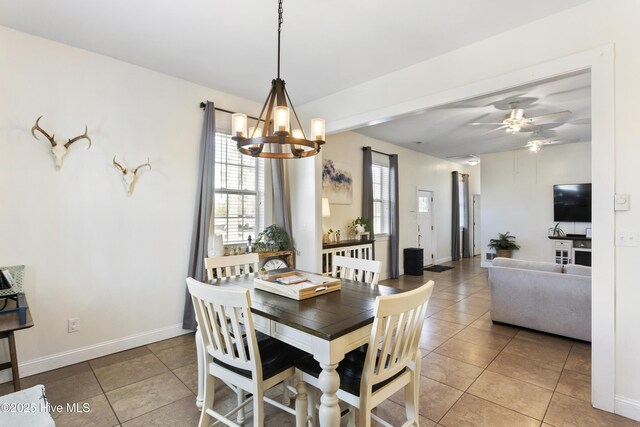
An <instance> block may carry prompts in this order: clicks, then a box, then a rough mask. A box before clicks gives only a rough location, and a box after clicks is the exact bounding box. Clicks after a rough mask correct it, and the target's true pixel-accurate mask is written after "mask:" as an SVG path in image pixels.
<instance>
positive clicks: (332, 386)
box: [318, 363, 340, 427]
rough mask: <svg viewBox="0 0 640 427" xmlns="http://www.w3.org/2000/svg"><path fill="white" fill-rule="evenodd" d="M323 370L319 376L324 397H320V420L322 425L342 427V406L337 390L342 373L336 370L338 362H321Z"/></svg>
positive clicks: (322, 426) (325, 426)
mask: <svg viewBox="0 0 640 427" xmlns="http://www.w3.org/2000/svg"><path fill="white" fill-rule="evenodd" d="M320 367H321V368H322V372H320V376H319V377H318V381H319V385H320V390H321V391H322V397H320V410H319V411H318V412H319V415H320V416H319V420H320V426H321V427H340V406H338V402H339V400H338V396H336V392H337V391H338V389H339V388H340V375H338V372H337V371H336V368H337V367H338V364H337V363H333V364H325V363H320Z"/></svg>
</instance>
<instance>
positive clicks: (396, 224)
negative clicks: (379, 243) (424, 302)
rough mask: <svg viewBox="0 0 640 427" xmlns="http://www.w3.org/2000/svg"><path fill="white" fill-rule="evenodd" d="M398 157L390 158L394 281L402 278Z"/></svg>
mask: <svg viewBox="0 0 640 427" xmlns="http://www.w3.org/2000/svg"><path fill="white" fill-rule="evenodd" d="M399 194H400V193H399V186H398V155H397V154H391V155H390V156H389V199H390V200H389V201H390V204H391V206H389V222H390V224H389V231H390V234H391V235H390V236H389V245H390V246H391V250H390V253H391V256H390V257H389V273H390V275H391V278H392V279H396V278H398V277H399V276H400V266H399V253H400V240H399V236H400V234H399V233H400V209H399V206H398V205H399V203H398V196H399Z"/></svg>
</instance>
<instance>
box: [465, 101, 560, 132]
mask: <svg viewBox="0 0 640 427" xmlns="http://www.w3.org/2000/svg"><path fill="white" fill-rule="evenodd" d="M509 107H510V108H511V111H510V112H509V113H507V114H506V115H505V116H504V118H503V120H502V122H500V123H470V124H471V125H472V126H486V125H489V126H498V128H496V130H498V129H506V131H507V132H509V133H511V134H515V133H518V132H535V131H536V130H538V129H539V125H541V124H543V123H546V122H551V121H554V120H557V119H560V118H563V117H567V116H570V115H571V111H569V110H565V111H558V112H557V113H550V114H543V115H541V116H536V117H527V116H526V115H525V113H524V109H522V108H518V103H517V102H512V103H510V104H509Z"/></svg>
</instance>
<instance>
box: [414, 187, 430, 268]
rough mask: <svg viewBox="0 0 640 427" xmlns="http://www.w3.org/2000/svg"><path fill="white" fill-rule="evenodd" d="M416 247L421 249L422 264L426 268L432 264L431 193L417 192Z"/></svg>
mask: <svg viewBox="0 0 640 427" xmlns="http://www.w3.org/2000/svg"><path fill="white" fill-rule="evenodd" d="M417 207H418V209H417V212H418V239H417V240H418V247H419V248H422V249H423V256H424V259H423V262H422V264H423V265H425V266H427V265H431V264H433V263H434V259H433V258H434V256H433V241H432V240H433V236H432V235H433V214H432V211H433V192H431V191H425V190H418V201H417Z"/></svg>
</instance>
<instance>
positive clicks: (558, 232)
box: [547, 222, 565, 237]
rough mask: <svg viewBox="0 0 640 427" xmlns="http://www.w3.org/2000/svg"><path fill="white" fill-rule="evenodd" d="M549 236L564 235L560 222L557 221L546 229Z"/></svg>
mask: <svg viewBox="0 0 640 427" xmlns="http://www.w3.org/2000/svg"><path fill="white" fill-rule="evenodd" d="M547 232H548V234H549V236H551V237H564V235H565V234H564V231H563V230H562V228H560V223H559V222H558V223H557V224H556V225H555V227H550V228H549V229H547Z"/></svg>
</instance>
